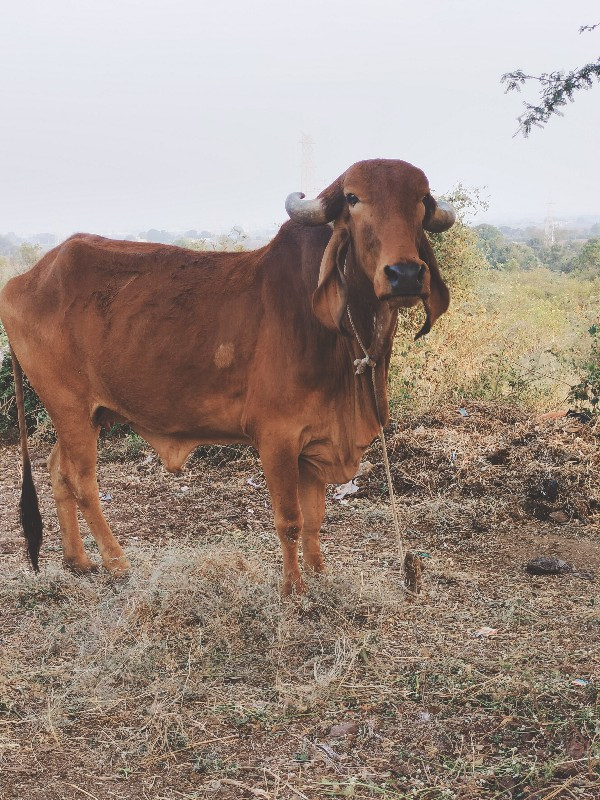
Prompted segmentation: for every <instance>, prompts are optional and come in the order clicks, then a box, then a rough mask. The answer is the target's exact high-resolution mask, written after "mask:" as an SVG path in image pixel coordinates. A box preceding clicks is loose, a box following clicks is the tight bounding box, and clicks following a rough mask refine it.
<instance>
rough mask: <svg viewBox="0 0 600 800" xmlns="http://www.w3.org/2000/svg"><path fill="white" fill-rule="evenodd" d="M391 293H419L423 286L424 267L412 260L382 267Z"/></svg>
mask: <svg viewBox="0 0 600 800" xmlns="http://www.w3.org/2000/svg"><path fill="white" fill-rule="evenodd" d="M383 271H384V272H385V274H386V276H387V279H388V281H389V282H390V286H391V289H392V292H393V294H420V292H421V290H422V288H423V278H424V277H425V267H424V266H423V265H422V264H415V263H414V262H405V263H403V264H392V265H391V266H387V267H384V268H383Z"/></svg>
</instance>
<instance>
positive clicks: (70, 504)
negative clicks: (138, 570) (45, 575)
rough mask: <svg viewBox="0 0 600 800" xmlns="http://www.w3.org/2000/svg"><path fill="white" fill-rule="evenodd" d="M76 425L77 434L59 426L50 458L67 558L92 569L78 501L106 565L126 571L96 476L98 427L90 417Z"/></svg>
mask: <svg viewBox="0 0 600 800" xmlns="http://www.w3.org/2000/svg"><path fill="white" fill-rule="evenodd" d="M77 428H78V430H77V432H76V433H75V434H74V433H72V432H71V431H70V430H67V431H63V430H58V445H57V447H56V448H55V450H54V451H53V453H52V457H51V462H50V474H51V475H52V487H53V490H54V496H55V497H56V498H57V501H56V504H57V508H58V516H59V521H60V526H61V533H62V537H63V546H65V543H66V548H65V552H64V557H65V562H66V563H67V564H68V565H69V566H71V567H72V568H73V569H80V567H83V569H82V570H80V571H87V570H89V563H91V562H89V559H88V558H87V556H86V554H85V551H84V549H83V543H82V542H81V535H80V534H79V526H78V525H77V512H76V507H75V503H76V504H77V506H79V509H80V511H81V513H82V514H83V517H84V519H85V521H86V522H87V524H88V527H89V529H90V531H91V533H92V536H93V537H94V539H95V540H96V544H97V545H98V550H99V552H100V556H101V557H102V563H103V565H104V566H105V567H106V569H107V570H109V572H111V573H113V575H116V576H120V575H124V574H126V573H127V571H128V570H129V562H128V561H127V558H126V556H125V553H124V552H123V549H122V548H121V546H120V545H119V543H118V542H117V540H116V539H115V537H114V536H113V533H112V531H111V529H110V527H109V525H108V523H107V521H106V520H105V518H104V514H103V513H102V508H101V506H100V498H99V494H98V481H97V480H96V460H97V442H98V429H97V428H94V427H92V426H91V425H90V423H89V421H87V420H86V422H85V423H83V425H82V426H77Z"/></svg>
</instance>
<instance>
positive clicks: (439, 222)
mask: <svg viewBox="0 0 600 800" xmlns="http://www.w3.org/2000/svg"><path fill="white" fill-rule="evenodd" d="M455 222H456V211H455V210H454V206H452V205H451V204H450V203H447V202H446V201H445V200H436V208H435V211H434V212H433V214H432V216H431V219H430V220H429V222H428V223H427V225H425V230H427V231H430V233H443V232H444V231H447V230H448V228H451V227H452V226H453V225H454V223H455Z"/></svg>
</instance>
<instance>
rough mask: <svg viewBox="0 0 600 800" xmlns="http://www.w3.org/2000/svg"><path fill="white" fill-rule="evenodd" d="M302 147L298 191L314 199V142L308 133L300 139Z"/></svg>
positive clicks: (315, 190)
mask: <svg viewBox="0 0 600 800" xmlns="http://www.w3.org/2000/svg"><path fill="white" fill-rule="evenodd" d="M300 144H301V145H302V166H301V170H300V191H302V192H304V194H305V195H306V196H307V197H314V196H315V195H316V194H317V186H316V179H315V173H316V167H315V154H314V146H315V142H314V139H313V138H312V136H310V134H308V133H303V134H302V138H301V139H300Z"/></svg>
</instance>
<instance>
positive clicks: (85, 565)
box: [63, 558, 98, 575]
mask: <svg viewBox="0 0 600 800" xmlns="http://www.w3.org/2000/svg"><path fill="white" fill-rule="evenodd" d="M63 564H64V565H65V569H68V570H69V571H70V572H73V573H74V574H75V575H89V574H90V572H98V565H97V564H94V562H93V561H92V560H91V559H90V558H86V559H85V560H83V559H80V560H77V559H75V558H64V559H63Z"/></svg>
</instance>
